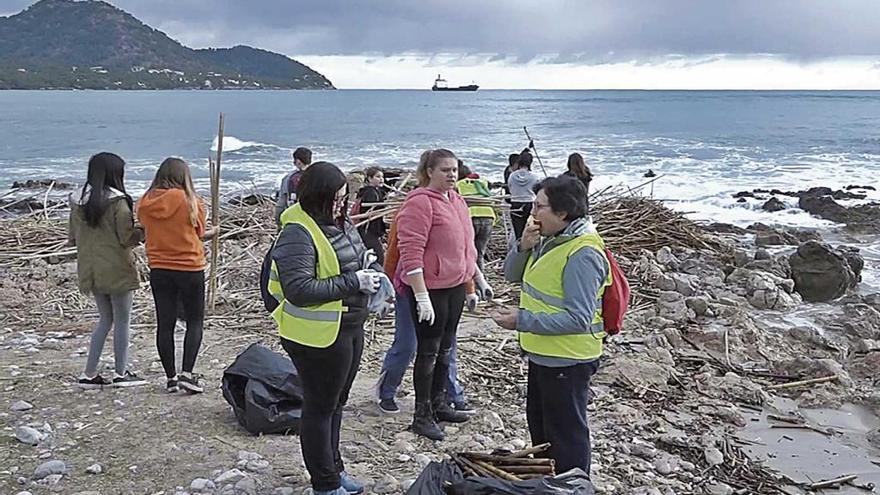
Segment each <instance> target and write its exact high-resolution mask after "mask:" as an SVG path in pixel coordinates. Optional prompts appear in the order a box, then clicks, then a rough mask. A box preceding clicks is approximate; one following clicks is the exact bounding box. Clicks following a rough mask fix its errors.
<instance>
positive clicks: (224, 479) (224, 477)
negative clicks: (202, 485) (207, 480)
mask: <svg viewBox="0 0 880 495" xmlns="http://www.w3.org/2000/svg"><path fill="white" fill-rule="evenodd" d="M246 476H247V475H246V474H244V473H243V472H241V471H240V470H238V469H230V470H229V471H226V472H225V473H223V474H221V475H220V476H217V477H216V478H214V483H217V484H218V485H223V484H226V483H236V482H238V481H239V480H241V479H243V478H245V477H246Z"/></svg>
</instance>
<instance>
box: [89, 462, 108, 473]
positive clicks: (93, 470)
mask: <svg viewBox="0 0 880 495" xmlns="http://www.w3.org/2000/svg"><path fill="white" fill-rule="evenodd" d="M86 472H87V473H89V474H101V473H103V472H104V467H103V466H101V465H100V464H92V465H91V466H89V467H87V468H86Z"/></svg>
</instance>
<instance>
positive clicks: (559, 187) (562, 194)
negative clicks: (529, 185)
mask: <svg viewBox="0 0 880 495" xmlns="http://www.w3.org/2000/svg"><path fill="white" fill-rule="evenodd" d="M538 191H544V194H545V195H546V196H547V201H548V202H549V203H550V209H551V210H553V212H554V213H565V220H566V221H568V222H570V221H572V220H575V219H577V218H581V217H584V216H586V215H587V188H586V187H584V185H583V183H581V181H579V180H577V179H575V178H574V177H567V176H560V177H550V178H548V179H544V180H542V181H541V182H539V183H538V184H537V185H536V186H535V194H537V193H538Z"/></svg>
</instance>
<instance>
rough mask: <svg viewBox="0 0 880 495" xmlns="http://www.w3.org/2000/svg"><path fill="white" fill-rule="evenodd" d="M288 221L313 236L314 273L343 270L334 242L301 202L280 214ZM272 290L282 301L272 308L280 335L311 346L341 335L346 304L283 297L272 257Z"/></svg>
mask: <svg viewBox="0 0 880 495" xmlns="http://www.w3.org/2000/svg"><path fill="white" fill-rule="evenodd" d="M288 223H295V224H299V225H301V226H302V227H303V228H305V229H306V232H308V233H309V235H310V236H311V237H312V242H313V243H314V244H315V251H316V255H317V259H318V262H317V267H316V268H315V274H316V275H317V277H318V278H319V279H325V278H330V277H336V276H338V275H339V274H340V271H339V259H338V258H337V257H336V251H334V250H333V246H332V245H331V244H330V241H329V240H328V239H327V236H325V235H324V232H322V231H321V228H320V227H318V224H317V223H315V221H314V220H313V219H312V217H310V216H309V215H308V214H307V213H306V212H305V211H303V209H302V207H301V206H300V205H299V203H297V204H295V205H293V206H291V207H290V208H288V209H286V210H284V213H282V214H281V225H282V228H283V227H284V225H286V224H288ZM268 288H269V293H270V294H272V296H273V297H275V299H277V300H278V302H279V303H280V304H278V307H277V308H275V311H273V312H272V318H274V319H275V322H276V323H278V333H280V334H281V337H283V338H285V339H287V340H292V341H294V342H296V343H298V344H302V345H306V346H309V347H320V348H325V347H329V346H330V345H331V344H333V342H336V337H337V336H338V335H339V323H340V321H341V319H342V313H343V312H344V311H345V307H344V306H343V305H342V300H341V299H339V300H336V301H328V302H325V303H321V304H314V305H311V306H296V305H295V304H293V303H291V302H290V301H287V300H286V299H284V290H283V288H282V286H281V280H280V278H279V277H278V268H277V267H276V266H275V260H272V271H271V272H270V273H269V287H268Z"/></svg>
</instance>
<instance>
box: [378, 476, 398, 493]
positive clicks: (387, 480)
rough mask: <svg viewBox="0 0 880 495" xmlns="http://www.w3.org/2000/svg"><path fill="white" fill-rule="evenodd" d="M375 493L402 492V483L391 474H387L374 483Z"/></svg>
mask: <svg viewBox="0 0 880 495" xmlns="http://www.w3.org/2000/svg"><path fill="white" fill-rule="evenodd" d="M372 492H373V493H379V494H382V495H384V494H388V493H400V483H399V482H398V481H397V480H396V479H395V478H394V476H391V475H390V474H386V475H385V476H383V477H382V479H380V480H379V481H377V482H376V484H375V485H373V490H372Z"/></svg>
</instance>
